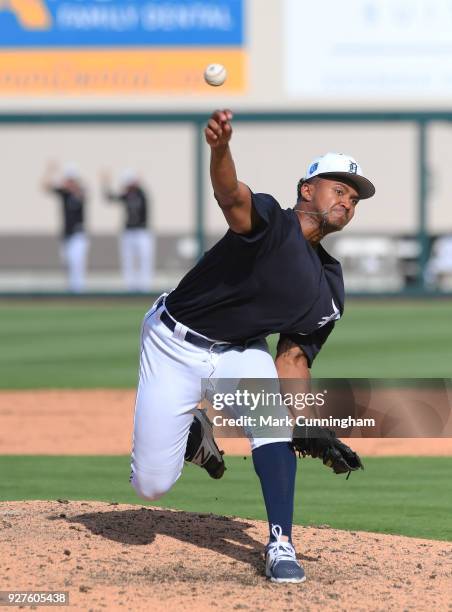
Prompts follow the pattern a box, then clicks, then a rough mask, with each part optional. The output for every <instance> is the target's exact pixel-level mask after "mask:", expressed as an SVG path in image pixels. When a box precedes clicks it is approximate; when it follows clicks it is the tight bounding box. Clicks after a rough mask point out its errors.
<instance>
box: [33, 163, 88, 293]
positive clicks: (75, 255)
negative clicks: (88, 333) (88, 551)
mask: <svg viewBox="0 0 452 612" xmlns="http://www.w3.org/2000/svg"><path fill="white" fill-rule="evenodd" d="M42 187H43V189H44V191H46V192H47V193H52V194H55V195H56V196H58V198H59V200H60V202H61V212H62V230H61V249H60V256H61V259H62V261H63V264H64V266H65V269H66V273H67V279H68V289H69V291H70V292H71V293H81V292H83V291H84V289H85V276H86V260H87V253H88V240H87V237H86V234H85V230H84V208H85V203H86V191H85V188H84V186H83V183H82V181H81V178H80V173H79V171H78V169H77V167H76V166H75V165H74V164H67V165H66V166H64V168H63V169H62V171H60V170H59V168H58V164H56V163H55V162H49V164H48V165H47V168H46V171H45V174H44V177H43V180H42Z"/></svg>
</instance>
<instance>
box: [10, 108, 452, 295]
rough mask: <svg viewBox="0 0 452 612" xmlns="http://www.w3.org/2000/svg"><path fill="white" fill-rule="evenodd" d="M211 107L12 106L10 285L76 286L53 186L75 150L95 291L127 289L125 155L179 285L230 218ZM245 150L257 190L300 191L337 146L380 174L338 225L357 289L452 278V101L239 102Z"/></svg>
mask: <svg viewBox="0 0 452 612" xmlns="http://www.w3.org/2000/svg"><path fill="white" fill-rule="evenodd" d="M207 117H208V114H207V113H205V112H202V113H201V112H198V113H124V114H121V113H89V114H88V113H84V114H83V113H59V114H55V113H53V114H52V113H27V114H25V113H24V114H12V113H3V114H1V115H0V139H1V141H2V143H3V145H4V151H7V155H6V156H5V159H4V160H3V164H2V166H3V167H2V175H3V176H2V200H3V206H2V209H3V212H2V217H3V221H2V229H1V239H0V291H1V292H2V293H4V294H7V293H21V292H27V293H29V292H32V293H33V292H37V293H46V292H57V293H58V292H64V291H65V278H64V274H63V271H62V270H61V263H60V260H59V257H58V241H59V236H58V234H59V229H58V228H59V223H60V219H59V215H60V211H59V205H58V203H57V202H54V201H52V199H51V198H49V195H48V194H45V193H43V192H42V190H41V189H40V182H41V179H42V175H43V173H44V170H45V165H46V163H47V161H48V160H49V159H56V160H59V161H60V162H61V163H67V162H68V161H69V162H75V163H76V164H77V168H78V171H79V172H80V175H81V176H82V177H83V180H84V183H85V185H86V187H87V193H88V196H87V200H88V202H87V209H86V229H87V232H88V235H89V240H90V250H89V256H88V275H87V291H88V292H90V293H93V292H94V293H97V292H101V293H102V292H116V291H119V292H121V291H123V290H124V289H123V284H122V280H121V277H120V274H119V261H118V248H117V240H118V234H119V232H120V227H121V219H120V217H121V214H122V211H120V210H118V209H117V208H116V207H112V206H109V205H107V204H106V203H105V201H104V200H103V197H102V190H101V185H100V180H99V176H100V174H101V173H102V171H104V170H105V169H107V170H109V171H110V172H111V173H112V175H113V177H116V181H117V180H118V179H117V177H118V176H120V173H121V171H122V170H123V169H124V166H127V167H132V168H134V170H135V171H136V172H137V174H138V175H139V176H140V179H141V181H142V183H143V184H144V185H145V186H146V188H147V190H148V193H149V196H150V208H151V214H150V216H151V225H152V228H153V231H154V233H155V236H156V270H155V277H154V281H153V284H152V286H151V287H149V289H150V291H152V292H159V291H161V290H167V289H169V288H171V287H173V286H174V285H175V284H176V283H177V282H178V280H179V279H180V278H181V277H182V275H183V274H184V273H185V272H186V271H187V270H188V269H189V268H190V267H191V266H192V265H193V263H194V262H195V261H196V259H197V258H198V257H199V256H200V255H201V254H202V253H203V252H204V251H205V249H206V248H209V247H210V246H211V245H212V244H213V243H214V242H215V241H216V240H217V239H218V238H219V237H220V236H221V235H222V234H223V233H224V231H225V229H226V227H225V222H224V220H223V218H222V215H221V212H220V211H219V209H218V207H217V206H216V203H215V200H214V198H213V193H212V189H211V186H210V183H209V170H208V164H209V159H208V147H207V146H206V145H205V143H204V136H203V128H204V125H205V122H206V120H207ZM234 121H235V134H234V139H233V150H234V155H235V158H236V161H237V167H238V172H239V177H240V178H241V179H242V180H243V181H245V182H247V183H248V184H249V185H250V186H251V188H252V189H253V190H254V191H261V192H262V191H263V192H269V193H272V194H273V195H274V196H275V197H276V198H277V199H278V200H279V202H280V204H281V205H282V206H283V207H284V208H285V207H291V206H293V205H294V204H295V193H296V184H297V181H298V179H299V178H300V177H301V176H302V175H303V174H304V172H305V169H306V166H307V164H308V163H309V161H310V160H311V159H312V158H313V157H314V156H316V155H317V154H319V153H322V152H325V151H326V150H338V151H342V152H346V153H350V154H351V155H353V156H355V157H356V158H357V159H358V160H359V162H360V163H361V164H362V165H363V167H364V171H365V172H366V173H367V175H368V176H369V177H370V178H371V179H372V180H374V182H375V184H376V186H377V194H376V196H375V198H373V199H372V200H369V201H363V202H362V203H360V205H359V207H358V210H357V215H356V216H355V219H354V220H353V222H352V224H351V225H350V226H349V227H347V228H346V230H345V231H344V232H343V233H340V234H337V235H332V236H330V237H328V238H327V239H326V241H325V242H326V243H327V248H329V249H330V250H331V252H332V254H333V255H335V256H337V257H338V259H339V260H340V261H341V262H342V264H343V267H344V274H345V279H346V285H347V288H348V291H349V292H350V293H357V294H363V293H364V294H365V293H371V294H375V293H379V294H381V293H383V294H413V295H414V294H419V295H422V294H426V293H432V292H433V293H445V294H448V293H450V292H452V253H451V244H452V207H451V206H450V201H449V197H450V196H449V190H448V182H449V178H448V175H449V167H448V166H449V157H448V155H445V154H444V153H445V152H446V151H449V150H450V149H451V145H452V142H451V141H452V123H451V122H452V112H451V113H449V112H423V113H421V112H362V113H356V112H336V113H332V112H318V113H312V112H304V113H300V112H298V113H297V112H285V113H281V112H238V113H237V114H236V115H235V118H234Z"/></svg>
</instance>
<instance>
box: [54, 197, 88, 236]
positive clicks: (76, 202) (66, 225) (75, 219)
mask: <svg viewBox="0 0 452 612" xmlns="http://www.w3.org/2000/svg"><path fill="white" fill-rule="evenodd" d="M52 191H53V192H54V193H56V194H58V195H59V196H60V198H61V203H62V212H63V232H62V233H63V238H68V237H69V236H72V234H75V233H77V232H82V231H83V207H84V204H85V195H84V193H83V191H80V193H79V194H76V193H74V192H73V191H70V190H69V189H66V188H65V187H54V188H53V189H52Z"/></svg>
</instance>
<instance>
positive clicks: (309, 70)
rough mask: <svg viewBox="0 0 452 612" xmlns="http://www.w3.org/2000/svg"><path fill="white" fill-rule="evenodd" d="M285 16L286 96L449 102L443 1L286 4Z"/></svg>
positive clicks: (448, 14)
mask: <svg viewBox="0 0 452 612" xmlns="http://www.w3.org/2000/svg"><path fill="white" fill-rule="evenodd" d="M284 10H285V15H284V23H285V26H284V40H285V66H284V72H285V79H284V80H285V91H286V94H287V95H289V97H291V98H298V99H306V100H309V99H314V98H315V99H322V98H323V99H330V100H332V101H333V103H334V101H335V100H347V101H351V102H353V101H360V102H368V103H370V104H374V103H375V102H378V101H391V100H392V101H398V100H403V101H409V102H416V101H417V100H419V101H420V102H425V101H428V100H429V99H430V100H432V101H437V100H444V101H445V100H446V99H447V100H450V97H451V95H452V61H451V58H452V2H450V0H348V1H347V2H337V0H322V2H307V1H306V0H285V4H284ZM306 24H307V25H308V27H306Z"/></svg>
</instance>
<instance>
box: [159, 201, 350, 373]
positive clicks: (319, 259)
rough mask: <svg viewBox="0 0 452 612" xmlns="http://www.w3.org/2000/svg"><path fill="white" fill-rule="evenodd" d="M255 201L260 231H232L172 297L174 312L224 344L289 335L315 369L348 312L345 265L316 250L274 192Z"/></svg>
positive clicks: (205, 257)
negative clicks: (337, 323) (337, 324)
mask: <svg viewBox="0 0 452 612" xmlns="http://www.w3.org/2000/svg"><path fill="white" fill-rule="evenodd" d="M252 201H253V206H254V208H255V210H256V212H257V215H258V222H257V224H256V227H255V228H254V229H253V231H252V232H251V233H249V234H244V235H243V234H236V233H234V232H233V231H231V230H229V231H228V232H227V233H226V234H225V236H224V237H223V238H222V239H221V240H220V241H219V242H218V243H217V244H216V245H215V246H214V247H213V248H212V249H211V250H210V251H208V252H207V253H205V255H204V257H203V258H202V259H201V260H200V261H199V262H198V264H197V265H196V266H195V267H194V268H193V269H192V270H191V271H190V272H188V274H187V275H186V276H185V277H184V278H183V279H182V281H181V282H180V284H179V285H178V287H177V288H176V289H175V290H174V291H173V292H172V293H171V294H170V295H169V296H168V298H167V301H166V303H167V306H168V310H169V312H170V314H171V315H172V316H173V317H174V318H175V319H176V320H178V321H180V322H181V323H183V324H184V325H186V326H188V327H190V328H191V329H193V330H195V331H197V332H198V333H201V334H203V335H205V336H207V337H209V338H213V339H216V340H223V341H228V342H243V341H245V340H246V339H250V338H255V337H264V336H267V335H269V334H272V333H280V334H283V335H289V336H290V337H291V338H292V339H293V340H296V341H297V343H298V344H299V345H300V346H302V348H304V350H305V352H306V354H307V356H308V361H309V364H311V363H312V360H313V359H314V357H315V355H316V354H317V353H318V351H319V350H320V348H321V346H322V344H323V343H324V341H325V340H326V338H327V336H328V334H329V333H330V332H331V330H332V328H333V326H334V321H335V320H336V319H339V318H340V316H341V314H342V312H343V308H344V283H343V278H342V270H341V266H340V264H339V262H338V261H336V260H335V259H333V257H331V256H330V255H329V254H328V253H327V252H326V251H325V249H324V248H323V247H322V246H320V245H319V246H318V247H317V248H315V249H314V248H313V247H312V246H311V245H310V244H309V242H308V241H307V240H306V238H305V237H304V235H303V232H302V231H301V227H300V223H299V220H298V215H297V213H295V212H294V210H293V209H286V210H283V209H282V208H281V207H280V205H279V204H278V202H277V201H276V200H275V199H274V198H273V197H272V196H270V195H267V194H253V195H252Z"/></svg>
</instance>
